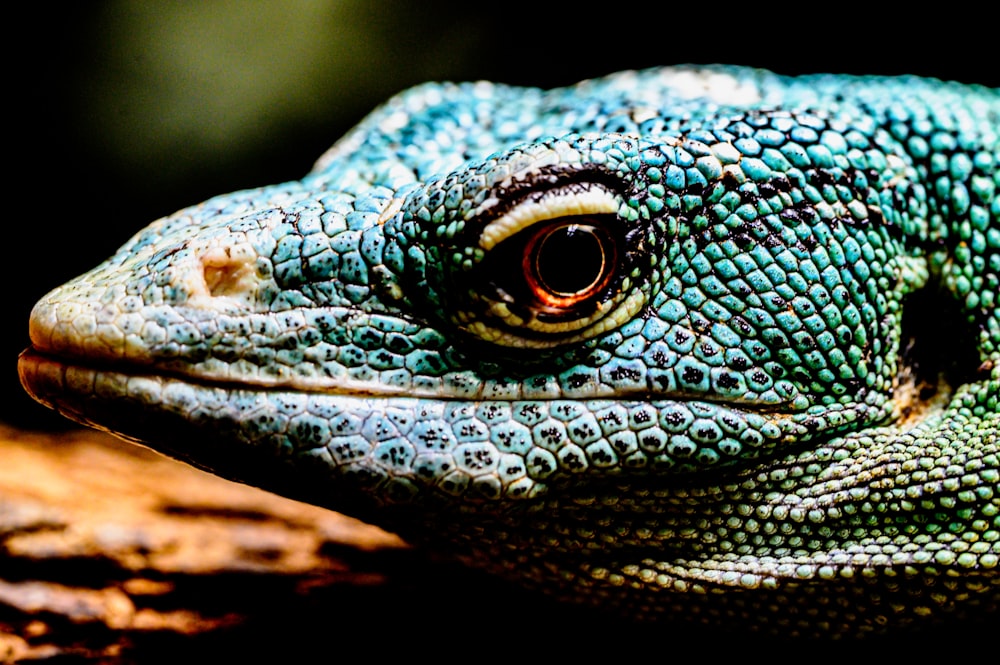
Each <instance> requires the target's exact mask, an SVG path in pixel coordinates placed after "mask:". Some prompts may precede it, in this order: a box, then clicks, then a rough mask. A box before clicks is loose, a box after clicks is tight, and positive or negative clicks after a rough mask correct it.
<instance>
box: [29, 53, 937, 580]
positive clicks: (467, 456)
mask: <svg viewBox="0 0 1000 665" xmlns="http://www.w3.org/2000/svg"><path fill="white" fill-rule="evenodd" d="M682 74H683V72H682V73H674V74H671V73H669V72H666V73H659V74H657V73H647V74H645V76H646V77H648V80H645V79H643V81H644V84H643V85H641V86H640V85H637V84H636V80H638V79H637V78H636V77H639V76H640V75H637V74H630V75H624V76H622V77H619V78H617V79H616V78H611V79H607V80H606V81H604V82H592V83H589V84H585V85H583V86H581V87H579V88H577V89H567V90H563V91H553V92H550V93H546V94H543V93H540V92H538V91H533V90H519V89H514V88H505V87H502V86H489V85H485V84H476V85H471V86H443V87H437V86H434V87H425V88H421V89H417V90H415V91H411V92H409V93H405V94H404V95H402V96H401V97H399V98H398V99H396V100H394V101H392V102H390V103H389V104H388V105H387V106H386V107H385V108H383V109H381V110H380V111H378V112H376V113H375V114H373V116H371V117H370V118H369V119H368V120H366V121H365V122H364V123H363V124H362V125H361V126H360V127H359V128H357V129H356V130H354V131H353V132H352V133H351V134H349V135H348V136H347V137H346V138H345V139H343V140H342V141H341V142H340V143H339V144H338V145H337V146H335V147H334V148H332V149H331V151H330V152H329V153H328V154H327V155H326V156H324V157H323V158H322V159H321V161H320V163H319V164H318V165H317V168H316V169H315V170H314V171H313V172H312V173H311V174H309V175H308V176H307V177H306V178H304V179H303V180H301V181H298V182H293V183H286V184H283V185H277V186H272V187H265V188H261V189H256V190H249V191H245V192H239V193H236V194H231V195H227V196H222V197H217V198H215V199H212V200H209V201H207V202H205V203H203V204H201V205H199V206H196V207H193V208H189V209H185V210H182V211H180V212H178V213H176V214H175V215H172V216H170V217H167V218H165V219H162V220H159V221H157V222H155V223H154V224H153V225H151V226H150V227H148V228H147V229H145V230H143V231H142V232H140V233H139V234H138V235H137V236H135V237H134V238H133V239H132V240H131V241H129V242H128V243H127V244H126V245H125V246H124V247H123V248H122V249H121V250H120V251H119V252H118V253H117V254H116V255H115V256H113V257H112V258H110V259H109V260H108V261H106V262H105V263H103V264H102V265H100V266H99V267H97V268H96V269H95V270H93V271H92V272H90V273H88V274H86V275H84V276H81V277H80V278H78V279H76V280H74V281H73V282H70V283H69V284H67V285H64V286H63V287H60V288H58V289H56V290H55V291H53V292H52V293H51V294H49V295H48V296H47V297H46V298H45V299H44V300H42V301H41V302H40V303H39V304H38V305H37V306H36V308H35V310H34V312H33V314H32V319H31V339H32V345H33V350H32V351H30V352H28V353H26V354H25V355H24V356H22V359H21V363H20V369H21V374H22V379H23V381H24V384H25V386H26V387H27V388H28V390H29V391H30V392H31V393H32V394H33V395H34V396H35V397H36V398H37V399H39V400H40V401H43V402H45V403H47V404H49V405H51V406H53V407H54V408H56V409H58V410H60V411H61V412H63V413H65V414H66V415H68V416H69V417H71V418H74V419H76V420H79V421H81V422H84V423H86V424H89V425H93V426H96V427H99V428H102V429H107V430H110V431H112V432H114V433H116V434H118V435H119V436H123V437H125V438H128V439H131V440H135V441H139V442H142V443H144V444H145V445H148V446H151V447H153V448H155V449H157V450H160V451H163V452H166V453H168V454H170V455H173V456H177V457H180V458H182V459H185V460H188V461H190V462H192V463H194V464H196V465H198V466H202V467H206V468H209V469H211V470H213V471H215V472H217V473H220V474H221V475H225V476H227V477H231V478H236V479H240V480H243V481H246V482H250V483H252V484H255V485H259V486H262V487H265V488H270V489H274V490H276V491H279V492H281V493H285V494H290V495H292V496H295V497H299V498H304V499H306V500H308V501H311V502H314V503H318V504H321V505H326V506H330V507H333V508H336V509H339V510H342V511H345V512H349V513H352V514H355V515H359V516H361V517H363V518H365V519H369V520H373V521H375V522H377V523H379V524H382V525H385V526H388V527H389V528H391V529H394V530H397V531H400V532H401V533H402V535H404V537H408V538H411V539H415V540H420V541H428V542H431V543H435V544H439V545H440V544H441V543H447V547H449V548H451V549H453V550H456V551H458V552H459V553H461V554H464V555H465V556H467V557H469V558H473V559H480V561H479V562H480V564H482V565H490V566H493V567H498V568H501V569H503V570H504V571H505V572H507V573H511V572H512V571H513V570H514V569H515V568H517V567H519V566H520V567H524V569H525V570H526V571H529V572H526V573H524V574H526V575H528V576H532V575H540V574H542V573H541V571H542V570H543V569H544V568H545V566H544V565H542V564H538V565H534V564H532V565H528V564H525V561H526V560H528V559H532V560H534V559H538V560H541V559H543V558H544V557H546V556H549V555H551V551H552V550H553V549H556V550H558V552H559V554H558V556H560V557H575V559H574V561H576V563H574V564H572V566H571V567H573V566H575V569H576V570H580V567H581V566H586V567H587V570H588V571H589V572H588V573H587V575H588V576H589V578H588V579H590V582H589V583H593V582H594V580H597V579H599V578H600V579H605V580H606V579H608V578H610V577H613V575H612V574H611V573H609V572H608V571H611V570H613V569H614V568H615V565H624V564H620V562H621V561H636V560H641V559H643V558H645V557H647V556H648V553H649V552H650V551H652V550H657V551H658V552H660V553H659V554H658V555H657V556H661V557H666V559H667V560H668V561H671V562H674V561H675V560H680V559H685V558H689V557H695V558H697V557H699V556H707V555H712V556H714V555H719V556H725V555H727V554H728V553H731V552H732V551H733V547H734V544H733V543H734V542H736V541H733V540H732V539H733V538H736V536H735V535H729V536H726V535H723V536H721V537H718V538H717V540H718V541H719V543H721V544H719V543H715V544H713V543H709V542H708V541H704V542H703V539H702V538H701V537H700V536H698V537H696V538H695V540H696V541H698V542H696V543H692V542H691V539H692V537H691V535H690V534H691V530H692V528H693V525H694V524H696V523H713V524H716V523H718V524H716V527H713V528H714V529H715V533H717V534H718V533H721V531H720V530H722V531H725V530H726V528H725V527H724V526H722V525H724V524H726V523H727V520H730V519H732V518H733V510H735V508H734V505H737V504H738V505H742V506H745V507H746V509H747V510H750V511H763V512H761V513H759V514H764V513H766V514H767V515H770V511H771V508H766V509H765V508H763V507H761V506H763V503H764V502H763V501H762V500H761V501H758V502H757V503H754V502H753V500H752V499H751V498H749V497H750V495H753V494H755V495H757V496H758V497H760V496H764V495H768V496H771V498H772V499H773V498H774V496H776V494H775V493H781V494H782V496H788V495H791V494H794V493H795V492H796V491H799V490H801V488H802V487H806V486H811V485H808V483H813V482H817V481H816V477H817V476H818V475H823V474H826V476H824V477H827V478H828V479H834V478H844V477H846V475H847V474H846V473H845V472H844V469H845V468H847V465H848V464H849V463H850V461H849V460H848V461H841V462H840V463H841V466H839V467H838V466H837V463H835V458H837V457H838V454H839V455H840V456H841V457H847V458H850V457H851V455H852V453H850V452H849V451H850V450H853V448H851V446H847V448H843V447H842V446H841V447H840V448H838V446H837V445H831V444H830V442H831V441H842V440H843V439H844V438H845V437H847V438H850V437H852V436H855V435H858V434H859V433H862V432H864V431H865V430H866V428H871V427H875V426H892V425H893V424H894V423H895V422H896V421H898V420H900V419H901V416H900V413H901V407H900V404H901V401H903V399H904V398H903V397H901V395H902V394H903V393H904V392H905V390H904V389H905V388H906V386H907V385H908V383H907V381H908V379H907V377H906V373H905V371H904V369H905V366H904V365H905V363H902V362H901V348H900V347H901V341H902V333H901V321H902V315H903V309H904V303H905V301H906V298H907V297H908V295H909V294H911V293H913V292H915V291H917V290H919V289H921V288H922V287H924V285H925V284H926V283H927V281H928V279H929V274H930V271H931V265H930V262H929V259H928V254H927V252H926V251H923V250H922V249H920V247H921V245H920V243H926V242H927V241H928V238H930V237H931V236H932V235H933V233H932V230H931V229H930V228H929V226H928V222H927V216H926V215H924V214H923V212H924V208H925V206H926V197H925V192H924V190H923V189H922V188H920V187H919V186H917V185H916V184H915V183H916V182H917V180H918V173H917V171H916V170H915V167H914V165H913V163H912V161H908V160H907V159H905V154H904V153H903V152H901V150H900V149H899V148H898V146H897V145H896V144H895V143H890V142H888V139H887V137H886V136H885V135H884V133H880V131H879V130H878V128H877V127H875V126H874V125H872V126H870V127H864V126H863V125H859V124H858V123H853V124H852V122H853V120H852V117H851V116H850V113H849V112H848V111H844V112H843V114H841V115H839V116H838V115H837V114H836V113H834V114H819V113H816V112H814V110H813V108H812V107H811V106H810V105H808V104H806V105H803V107H802V108H795V107H794V106H795V105H791V106H792V107H793V108H791V110H775V109H774V108H773V107H774V105H775V103H776V101H777V98H773V95H775V94H778V93H776V92H774V91H773V90H772V89H771V88H772V87H775V86H777V85H778V84H777V83H775V82H773V81H771V82H770V83H769V82H768V81H770V79H768V78H767V77H766V76H765V75H763V74H760V73H756V74H754V76H756V77H759V80H757V81H756V83H754V84H752V85H751V84H750V83H746V82H744V83H740V81H739V80H737V79H736V78H735V77H734V76H732V75H726V74H724V73H723V72H708V73H702V74H699V75H698V77H696V80H697V81H699V82H700V83H699V85H700V86H701V87H700V88H698V90H697V91H696V92H692V91H691V90H690V86H689V84H687V83H684V84H683V85H682V84H681V83H678V77H680V79H683V78H684V75H682ZM691 75H692V74H691V73H690V72H688V74H687V76H691ZM630 76H631V77H632V78H631V79H630V78H629V77H630ZM713 76H715V77H717V78H718V77H721V79H719V80H716V81H715V82H714V83H710V79H711V78H712V77H713ZM672 77H673V78H672ZM727 77H728V78H727ZM682 83H683V81H682ZM713 86H715V87H713ZM734 90H735V91H737V92H738V93H739V94H738V95H737V94H736V93H735V92H734ZM734 95H735V96H737V97H740V96H742V97H746V96H749V97H751V98H752V99H751V100H750V101H749V102H747V100H745V99H742V97H741V99H740V100H738V101H740V102H741V104H742V105H741V106H734V100H733V99H732V98H733V96H734ZM844 114H846V115H844ZM859 126H860V127H861V129H860V130H859V129H858V127H859ZM853 445H857V444H856V443H855V444H853ZM838 450H840V451H841V452H840V453H837V452H836V451H838ZM844 450H847V451H848V452H844ZM803 455H804V456H806V457H801V460H800V457H797V456H803ZM809 456H812V457H809ZM778 459H783V460H786V461H785V462H783V463H782V465H783V467H782V468H784V469H786V473H785V474H778V475H776V476H773V477H771V476H770V475H769V472H768V470H767V469H768V467H767V466H765V465H766V463H767V462H768V461H769V460H771V461H773V460H778ZM788 460H793V461H788ZM794 460H800V461H798V462H796V461H794ZM808 460H812V462H811V463H813V464H817V465H820V466H821V467H822V469H823V471H816V470H815V469H814V470H812V471H809V472H808V473H806V472H800V473H798V476H799V478H798V480H794V481H793V480H791V479H790V475H791V476H794V475H796V474H795V472H794V471H793V469H796V468H800V467H806V468H807V467H808V465H809V463H810V462H809V461H808ZM817 468H819V467H817ZM789 474H790V475H789ZM805 476H808V478H807V479H806V478H805ZM726 486H733V487H736V486H742V487H744V489H745V490H746V495H747V496H746V497H744V498H743V499H741V501H743V502H744V503H740V501H736V502H735V503H734V501H733V499H732V496H735V495H736V494H739V492H734V493H731V495H730V496H729V498H727V495H726V494H725V493H724V492H723V491H722V490H720V489H719V488H721V487H726ZM772 495H774V496H772ZM696 496H700V497H702V498H701V499H700V500H696V499H694V498H693V497H696ZM741 496H742V495H741ZM706 497H711V498H706ZM685 501H687V502H688V503H687V504H686V505H687V506H688V507H689V508H690V506H693V505H696V504H698V505H701V504H700V503H699V501H701V502H702V503H703V504H704V506H702V508H698V509H691V510H693V511H694V513H692V512H691V511H690V510H687V509H685V508H683V507H682V506H683V505H685ZM709 504H711V505H713V506H715V510H716V512H715V513H714V514H713V513H712V512H711V510H712V509H708V508H705V506H708V505H709ZM699 511H701V512H699ZM612 516H614V518H612ZM841 517H842V515H841ZM829 518H830V519H831V520H833V519H834V517H833V516H832V515H831V516H829ZM886 519H889V518H886ZM831 528H833V527H831ZM838 528H839V527H838ZM843 528H844V529H846V528H847V527H843ZM738 531H739V529H730V533H731V534H735V533H736V532H738ZM806 531H808V528H806V529H805V530H803V527H802V525H801V524H799V525H793V526H792V527H789V528H788V529H786V530H785V531H783V532H780V533H778V535H775V534H772V537H771V540H770V541H769V542H772V543H773V542H779V543H780V544H779V545H778V546H776V549H779V550H780V549H782V548H784V549H783V550H782V551H791V549H794V548H793V545H792V544H791V543H794V542H801V541H802V539H803V538H806V536H804V535H803V534H804V533H806ZM585 532H586V533H585ZM588 533H589V536H588V535H587V534H588ZM809 533H812V532H809ZM810 537H811V536H810ZM797 539H798V540H797ZM737 540H738V538H737ZM595 543H602V544H603V545H602V547H603V548H604V550H605V553H604V554H600V553H598V552H599V551H600V548H598V547H597V546H596V545H595ZM761 547H764V546H763V545H761ZM790 548H791V549H790ZM667 551H673V552H674V554H667V553H666V552H667ZM623 552H624V553H623ZM483 559H488V560H489V561H487V562H484V561H483ZM581 561H582V562H585V563H580V562H581ZM612 562H616V563H615V564H613V563H612ZM820 568H821V566H820V565H819V564H816V565H815V567H814V568H813V569H812V570H813V573H812V574H813V575H819V572H818V571H819V570H820ZM694 569H695V567H687V568H685V569H684V570H686V571H687V573H686V574H689V575H694V573H691V571H692V570H694ZM698 570H702V569H700V568H698ZM702 572H703V571H702ZM579 574H582V573H579ZM616 574H617V573H616ZM637 574H638V573H637ZM564 577H565V576H564ZM681 577H683V575H682V574H681V573H679V572H677V571H674V572H672V573H671V574H670V580H672V581H671V584H674V583H675V582H676V580H677V579H680V578H681ZM767 579H769V578H768V574H766V573H765V572H761V571H759V570H754V571H751V572H748V573H747V575H746V576H743V577H740V578H739V580H737V581H736V582H734V584H735V585H737V586H739V585H743V586H755V585H757V586H759V585H762V584H766V580H767ZM619 584H620V580H619Z"/></svg>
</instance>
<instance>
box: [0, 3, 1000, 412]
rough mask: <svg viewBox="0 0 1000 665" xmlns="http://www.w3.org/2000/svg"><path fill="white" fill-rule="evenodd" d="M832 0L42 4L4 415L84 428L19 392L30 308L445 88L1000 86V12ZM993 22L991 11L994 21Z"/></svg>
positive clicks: (15, 24)
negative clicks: (116, 257)
mask: <svg viewBox="0 0 1000 665" xmlns="http://www.w3.org/2000/svg"><path fill="white" fill-rule="evenodd" d="M871 4H872V3H869V4H868V5H863V6H858V7H851V6H849V5H847V4H844V3H837V4H836V6H827V5H826V4H825V3H810V4H809V5H807V6H803V5H801V4H800V5H798V6H797V7H795V8H788V9H785V8H782V7H781V6H780V5H777V4H774V3H767V4H765V3H754V2H742V3H734V4H733V5H732V8H731V9H724V8H723V6H722V5H721V4H717V3H684V4H683V5H681V4H679V3H663V2H659V3H643V2H625V3H622V2H620V3H613V4H610V5H591V4H587V3H583V2H578V3H574V4H566V5H563V4H545V3H541V2H538V1H537V0H536V1H535V2H530V3H529V2H523V1H521V0H510V1H506V2H502V3H498V2H490V3H485V2H480V3H473V2H465V3H457V2H445V1H442V0H431V1H424V2H419V3H418V2H402V1H395V0H384V1H381V2H361V1H359V0H255V1H249V2H248V1H240V0H203V1H202V2H198V3H180V2H166V1H163V2H159V1H148V2H136V1H133V2H127V1H124V0H107V1H104V2H100V3H96V2H74V3H56V6H52V5H51V4H46V3H34V4H33V5H30V6H23V7H21V8H20V10H19V11H20V16H19V17H18V18H13V17H11V18H8V21H7V22H6V32H7V35H6V36H5V39H4V40H3V41H4V48H5V49H7V51H8V52H7V53H6V57H5V59H4V62H5V63H6V69H7V71H8V77H7V80H8V84H7V86H6V87H5V89H6V92H5V95H4V97H5V99H6V100H7V101H6V103H5V106H6V117H7V118H8V121H7V125H6V126H7V127H8V130H7V132H8V133H7V140H6V142H5V143H6V145H7V148H6V150H5V154H6V155H7V158H6V162H7V163H6V166H7V168H6V169H5V174H6V175H4V176H3V182H4V187H3V191H4V196H3V201H4V203H5V206H4V210H6V213H4V219H3V228H4V235H3V236H2V237H0V243H2V245H3V246H4V247H5V249H6V257H7V260H6V261H4V262H3V263H2V265H0V271H2V273H0V285H2V286H3V293H4V294H5V299H4V305H3V315H2V316H3V319H2V320H3V323H4V325H3V326H2V338H0V395H2V396H3V399H2V400H0V420H4V421H7V422H10V423H12V424H15V425H19V426H24V427H38V428H43V427H44V428H50V427H61V426H64V424H63V423H62V421H61V419H59V418H58V417H57V416H55V414H53V413H51V412H49V411H47V410H46V409H44V408H42V407H40V406H38V405H36V404H34V402H32V401H31V400H30V399H29V398H28V397H27V396H26V395H25V394H24V393H23V391H22V390H21V389H20V384H19V382H18V380H17V372H16V368H15V365H16V358H17V354H18V353H19V352H20V350H21V349H23V348H24V347H25V346H26V345H27V343H28V335H27V321H28V314H29V312H30V309H31V306H32V304H33V303H34V302H35V301H36V300H37V299H38V298H39V297H40V296H42V295H43V294H44V293H45V292H46V291H48V290H49V289H51V288H53V287H55V286H57V285H58V284H60V283H62V282H64V281H65V280H67V279H69V278H71V277H73V276H75V275H77V274H79V273H81V272H83V271H85V270H87V269H89V268H91V267H93V266H94V265H96V264H97V263H98V262H99V261H101V260H102V259H103V258H105V257H106V256H108V255H109V254H111V253H112V252H113V251H114V250H115V249H116V248H117V247H118V246H119V245H121V244H123V243H124V242H125V240H126V239H127V238H128V237H129V236H131V235H132V234H133V233H134V232H135V231H137V230H139V229H140V228H141V227H143V226H145V225H146V224H147V223H148V222H150V221H152V220H153V219H155V218H156V217H159V216H161V215H164V214H168V213H170V212H173V211H174V210H176V209H178V208H180V207H182V206H185V205H188V204H193V203H197V202H198V201H200V200H202V199H205V198H207V197H209V196H211V195H214V194H220V193H224V192H227V191H231V190H235V189H242V188H246V187H252V186H257V185H264V184H270V183H274V182H279V181H282V180H287V179H293V178H297V177H299V176H301V175H302V174H304V173H305V172H306V171H308V170H309V168H310V166H311V164H312V162H313V160H315V159H316V158H317V157H318V156H319V155H320V154H321V153H322V152H323V151H324V150H325V149H326V148H327V147H328V146H329V145H331V144H332V143H333V142H334V141H335V140H336V139H337V138H338V137H339V136H340V135H341V134H343V133H344V131H346V130H347V129H349V128H350V127H351V126H352V125H354V124H355V123H356V122H357V121H358V120H359V119H361V117H363V115H364V114H365V113H367V112H368V111H370V110H371V109H372V108H373V107H374V106H375V105H377V104H378V103H379V102H381V101H383V100H385V99H386V98H387V97H389V96H390V95H392V94H393V93H395V92H398V91H399V90H401V89H403V88H405V87H408V86H410V85H413V84H416V83H419V82H423V81H427V80H444V79H450V80H468V79H490V80H495V81H501V82H505V83H511V84H519V85H533V86H543V87H551V86H557V85H566V84H570V83H573V82H575V81H577V80H579V79H582V78H589V77H593V76H599V75H602V74H606V73H609V72H613V71H616V70H619V69H625V68H640V67H650V66H655V65H664V64H676V63H689V62H692V63H714V62H726V63H733V64H747V65H754V66H759V67H765V68H769V69H773V70H775V71H778V72H782V73H788V74H796V73H804V72H816V71H835V72H845V73H873V74H898V73H913V74H921V75H926V76H936V77H941V78H950V79H957V80H961V81H966V82H976V83H984V84H987V85H991V86H997V85H1000V71H998V67H997V58H996V52H995V49H996V34H995V30H996V24H995V19H993V18H989V17H987V16H985V15H984V16H977V15H976V14H975V13H974V11H975V10H972V9H967V8H968V7H970V6H969V5H955V6H954V7H953V8H954V10H955V11H954V13H951V14H942V15H933V16H929V15H921V14H919V13H917V12H916V11H915V10H913V9H891V8H880V7H875V6H870V5H871ZM981 11H982V12H986V11H989V10H988V9H985V8H984V9H982V10H981Z"/></svg>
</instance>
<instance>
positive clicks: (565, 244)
mask: <svg viewBox="0 0 1000 665" xmlns="http://www.w3.org/2000/svg"><path fill="white" fill-rule="evenodd" d="M606 261H607V257H606V256H605V249H604V239H603V238H601V237H599V236H598V235H597V233H596V232H595V229H594V227H590V226H581V225H579V224H566V225H564V226H560V227H557V228H555V229H552V230H551V231H549V232H548V233H546V234H545V235H544V236H542V237H541V239H540V241H539V242H538V245H537V247H536V248H535V250H534V275H535V277H536V278H537V280H538V282H539V284H540V285H541V286H542V287H544V288H545V289H546V290H548V291H549V292H551V293H552V294H554V295H556V296H559V297H564V298H565V297H572V296H576V295H580V294H585V293H587V292H588V291H590V290H591V289H592V288H594V287H595V286H596V285H597V284H598V283H599V282H600V281H601V280H602V278H603V277H604V274H605V265H606Z"/></svg>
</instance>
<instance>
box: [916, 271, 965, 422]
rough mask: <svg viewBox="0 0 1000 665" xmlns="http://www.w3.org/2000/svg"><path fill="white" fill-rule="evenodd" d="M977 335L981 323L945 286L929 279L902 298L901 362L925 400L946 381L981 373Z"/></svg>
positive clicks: (959, 381)
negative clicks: (927, 283)
mask: <svg viewBox="0 0 1000 665" xmlns="http://www.w3.org/2000/svg"><path fill="white" fill-rule="evenodd" d="M979 336H980V333H979V326H978V325H977V324H976V323H974V322H971V321H969V316H968V314H967V312H965V311H963V307H962V304H961V303H959V302H958V301H957V300H956V299H955V297H954V295H953V294H951V293H949V292H948V291H947V289H945V288H943V287H941V286H938V285H935V284H933V283H932V284H929V285H928V286H927V287H925V288H922V289H917V290H916V291H913V292H912V293H910V294H908V295H907V296H906V297H905V298H904V299H903V316H902V320H901V337H900V355H901V364H900V366H901V368H902V371H904V372H909V374H910V377H911V380H912V384H913V385H914V387H915V388H916V390H917V391H918V393H917V394H918V399H919V400H920V401H921V402H926V401H928V400H931V399H933V398H934V397H935V396H936V395H937V393H938V391H939V390H940V388H941V386H942V382H944V384H945V385H948V386H951V387H952V388H957V387H958V386H960V385H962V384H965V383H969V382H971V381H975V380H978V379H981V378H982V374H981V366H982V358H981V356H980V352H979Z"/></svg>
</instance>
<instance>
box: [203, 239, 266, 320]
mask: <svg viewBox="0 0 1000 665" xmlns="http://www.w3.org/2000/svg"><path fill="white" fill-rule="evenodd" d="M198 260H199V261H200V262H201V267H202V276H203V278H204V285H205V286H204V292H205V293H206V295H208V296H211V297H212V298H225V299H227V300H229V301H231V302H234V303H238V304H240V305H244V306H247V307H249V306H252V305H253V303H254V299H255V294H256V286H257V281H258V280H257V268H256V264H257V253H256V252H254V251H253V249H252V248H250V247H249V246H247V245H230V246H227V247H212V248H209V249H207V250H205V251H204V252H203V253H201V254H200V255H199V256H198Z"/></svg>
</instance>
